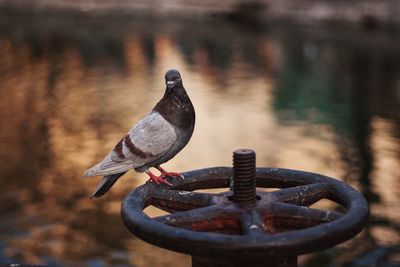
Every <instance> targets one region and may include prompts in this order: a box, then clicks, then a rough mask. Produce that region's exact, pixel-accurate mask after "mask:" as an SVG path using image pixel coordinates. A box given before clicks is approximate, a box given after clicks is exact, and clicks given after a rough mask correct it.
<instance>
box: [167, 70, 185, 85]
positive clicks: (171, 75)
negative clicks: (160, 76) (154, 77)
mask: <svg viewBox="0 0 400 267" xmlns="http://www.w3.org/2000/svg"><path fill="white" fill-rule="evenodd" d="M165 84H166V86H167V89H169V90H172V89H173V88H175V87H176V86H177V85H180V86H182V79H181V74H180V73H179V71H177V70H169V71H167V73H165Z"/></svg>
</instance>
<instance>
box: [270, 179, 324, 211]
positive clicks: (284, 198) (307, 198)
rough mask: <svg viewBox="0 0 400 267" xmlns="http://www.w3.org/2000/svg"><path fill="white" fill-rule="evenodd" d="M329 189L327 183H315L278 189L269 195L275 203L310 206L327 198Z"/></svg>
mask: <svg viewBox="0 0 400 267" xmlns="http://www.w3.org/2000/svg"><path fill="white" fill-rule="evenodd" d="M330 189H331V187H330V184H329V183H315V184H307V185H301V186H295V187H289V188H284V189H280V190H277V191H274V192H272V193H271V195H272V198H273V199H274V201H277V202H284V203H290V204H295V205H300V206H310V205H312V204H314V203H316V202H318V201H319V200H321V199H323V198H329V196H330Z"/></svg>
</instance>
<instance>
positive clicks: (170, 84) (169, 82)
mask: <svg viewBox="0 0 400 267" xmlns="http://www.w3.org/2000/svg"><path fill="white" fill-rule="evenodd" d="M174 85H175V82H174V81H167V86H168V87H172V86H174Z"/></svg>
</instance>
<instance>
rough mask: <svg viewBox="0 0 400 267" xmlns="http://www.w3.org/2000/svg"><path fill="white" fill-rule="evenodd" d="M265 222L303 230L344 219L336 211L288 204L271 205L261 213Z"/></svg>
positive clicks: (287, 228) (288, 228) (286, 228)
mask: <svg viewBox="0 0 400 267" xmlns="http://www.w3.org/2000/svg"><path fill="white" fill-rule="evenodd" d="M260 213H261V214H262V217H263V221H264V222H266V221H272V222H273V224H274V225H276V226H279V228H281V231H282V229H284V230H290V229H302V228H306V227H312V226H315V225H318V224H321V223H326V222H332V221H335V220H337V219H340V218H341V217H343V214H342V213H340V212H336V211H324V210H319V209H313V208H309V207H303V206H297V205H293V204H287V203H278V202H275V203H271V206H270V207H269V208H268V209H263V210H262V211H260Z"/></svg>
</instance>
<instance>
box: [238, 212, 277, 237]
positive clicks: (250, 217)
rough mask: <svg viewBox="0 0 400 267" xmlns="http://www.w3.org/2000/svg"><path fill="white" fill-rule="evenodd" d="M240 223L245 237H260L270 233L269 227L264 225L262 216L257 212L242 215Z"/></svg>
mask: <svg viewBox="0 0 400 267" xmlns="http://www.w3.org/2000/svg"><path fill="white" fill-rule="evenodd" d="M240 223H241V227H242V231H243V234H244V235H260V234H265V233H266V232H270V231H269V230H270V229H269V227H268V225H265V224H264V223H263V221H262V218H261V215H260V214H259V213H258V212H257V211H255V210H252V211H250V212H246V213H244V214H242V216H240ZM271 227H272V226H271ZM271 232H272V231H271Z"/></svg>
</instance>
